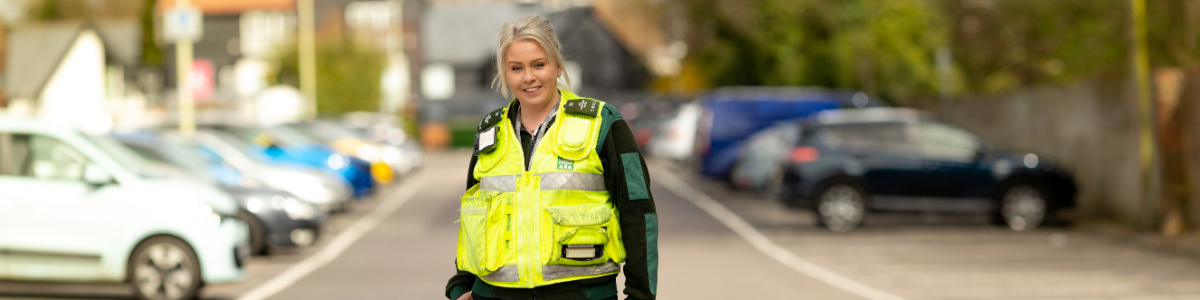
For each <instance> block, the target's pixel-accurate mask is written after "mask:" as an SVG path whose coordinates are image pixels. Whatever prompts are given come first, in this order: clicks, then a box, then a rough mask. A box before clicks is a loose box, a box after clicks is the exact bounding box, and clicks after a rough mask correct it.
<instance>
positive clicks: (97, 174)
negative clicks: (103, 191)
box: [83, 165, 113, 187]
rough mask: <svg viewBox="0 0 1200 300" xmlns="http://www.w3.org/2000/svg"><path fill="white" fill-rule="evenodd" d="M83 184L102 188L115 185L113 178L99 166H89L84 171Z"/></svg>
mask: <svg viewBox="0 0 1200 300" xmlns="http://www.w3.org/2000/svg"><path fill="white" fill-rule="evenodd" d="M83 182H85V183H87V184H88V185H91V186H94V187H101V186H105V185H108V184H110V183H113V178H112V175H109V174H108V172H105V171H104V170H103V169H100V167H99V166H96V165H88V166H87V167H85V168H84V169H83Z"/></svg>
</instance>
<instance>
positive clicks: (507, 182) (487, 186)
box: [479, 175, 520, 192]
mask: <svg viewBox="0 0 1200 300" xmlns="http://www.w3.org/2000/svg"><path fill="white" fill-rule="evenodd" d="M517 176H520V175H497V176H484V177H481V178H479V189H480V190H485V191H497V192H516V191H517Z"/></svg>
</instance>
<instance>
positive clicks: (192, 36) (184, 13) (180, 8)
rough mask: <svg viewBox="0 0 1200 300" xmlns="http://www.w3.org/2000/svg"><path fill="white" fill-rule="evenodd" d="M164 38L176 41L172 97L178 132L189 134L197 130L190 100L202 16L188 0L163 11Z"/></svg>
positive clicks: (178, 0)
mask: <svg viewBox="0 0 1200 300" xmlns="http://www.w3.org/2000/svg"><path fill="white" fill-rule="evenodd" d="M162 18H163V22H162V24H163V38H164V39H165V40H167V41H172V42H175V74H176V78H175V98H176V100H177V101H178V104H177V106H178V107H179V133H180V134H182V135H183V136H191V134H192V132H193V131H195V130H196V113H195V107H196V104H195V102H194V101H193V99H192V89H191V88H190V86H191V84H190V83H191V73H192V43H193V42H195V41H197V40H200V36H201V35H203V33H204V31H203V28H204V15H203V14H201V13H200V9H198V8H196V7H194V6H191V5H190V4H188V0H176V1H175V7H172V8H170V9H168V10H166V11H165V12H164V13H163V16H162Z"/></svg>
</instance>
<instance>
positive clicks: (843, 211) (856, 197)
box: [816, 183, 867, 232]
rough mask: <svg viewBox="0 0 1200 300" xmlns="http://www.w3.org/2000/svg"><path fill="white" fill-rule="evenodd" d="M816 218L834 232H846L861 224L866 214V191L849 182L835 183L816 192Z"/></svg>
mask: <svg viewBox="0 0 1200 300" xmlns="http://www.w3.org/2000/svg"><path fill="white" fill-rule="evenodd" d="M817 195H818V196H817V197H818V198H817V207H816V208H817V209H816V211H817V219H818V221H820V222H821V225H823V226H825V228H829V230H832V231H835V232H846V231H850V230H853V229H854V228H857V227H858V226H859V225H861V224H862V221H863V217H865V216H866V214H867V209H866V207H867V206H866V193H864V192H863V191H862V189H859V188H858V187H855V186H853V185H850V184H846V183H835V184H831V185H829V186H827V187H825V188H824V189H822V190H821V192H820V193H818V194H817Z"/></svg>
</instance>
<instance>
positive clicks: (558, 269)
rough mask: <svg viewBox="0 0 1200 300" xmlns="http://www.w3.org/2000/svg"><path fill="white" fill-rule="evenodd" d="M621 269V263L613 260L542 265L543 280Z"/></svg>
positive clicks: (604, 272) (611, 271) (597, 273)
mask: <svg viewBox="0 0 1200 300" xmlns="http://www.w3.org/2000/svg"><path fill="white" fill-rule="evenodd" d="M620 270H621V265H618V264H617V263H614V262H612V261H611V260H610V261H608V262H605V263H602V264H598V265H591V266H563V265H542V280H545V281H551V280H555V279H559V278H565V277H574V276H588V275H600V274H607V273H613V272H617V271H620Z"/></svg>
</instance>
